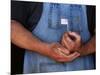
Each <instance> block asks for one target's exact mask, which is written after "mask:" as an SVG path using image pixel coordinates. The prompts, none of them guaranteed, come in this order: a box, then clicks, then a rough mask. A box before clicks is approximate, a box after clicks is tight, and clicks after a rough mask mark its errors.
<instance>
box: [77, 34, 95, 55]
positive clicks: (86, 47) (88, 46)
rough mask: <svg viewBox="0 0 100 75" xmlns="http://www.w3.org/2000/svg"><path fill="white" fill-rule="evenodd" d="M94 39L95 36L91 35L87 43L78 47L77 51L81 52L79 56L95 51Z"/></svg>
mask: <svg viewBox="0 0 100 75" xmlns="http://www.w3.org/2000/svg"><path fill="white" fill-rule="evenodd" d="M95 40H96V38H95V36H93V37H92V38H91V40H90V41H89V42H88V43H87V44H85V45H83V46H82V47H81V48H80V50H79V53H80V54H81V56H84V55H89V54H92V53H95V51H96V42H95Z"/></svg>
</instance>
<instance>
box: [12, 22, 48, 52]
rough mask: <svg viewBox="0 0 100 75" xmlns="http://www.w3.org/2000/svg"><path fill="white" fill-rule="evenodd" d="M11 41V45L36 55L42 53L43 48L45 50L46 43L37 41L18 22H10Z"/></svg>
mask: <svg viewBox="0 0 100 75" xmlns="http://www.w3.org/2000/svg"><path fill="white" fill-rule="evenodd" d="M11 41H12V43H14V44H15V45H17V46H19V47H21V48H24V49H28V50H31V51H35V52H38V53H41V52H44V47H45V49H46V46H47V44H46V43H44V42H42V41H40V40H39V39H37V38H36V37H35V36H33V35H32V33H31V32H29V31H28V30H27V29H25V28H24V27H23V26H22V25H21V24H20V23H19V22H17V21H14V20H12V21H11ZM44 53H45V52H44ZM46 53H47V52H46Z"/></svg>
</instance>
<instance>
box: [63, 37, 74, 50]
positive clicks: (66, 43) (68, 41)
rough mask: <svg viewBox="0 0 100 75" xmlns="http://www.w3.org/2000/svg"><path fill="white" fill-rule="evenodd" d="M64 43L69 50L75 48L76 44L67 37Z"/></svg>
mask: <svg viewBox="0 0 100 75" xmlns="http://www.w3.org/2000/svg"><path fill="white" fill-rule="evenodd" d="M62 42H63V44H64V45H65V46H66V48H68V49H69V50H71V49H72V48H73V47H74V42H73V41H72V40H71V39H70V38H69V36H65V37H64V38H63V41H62Z"/></svg>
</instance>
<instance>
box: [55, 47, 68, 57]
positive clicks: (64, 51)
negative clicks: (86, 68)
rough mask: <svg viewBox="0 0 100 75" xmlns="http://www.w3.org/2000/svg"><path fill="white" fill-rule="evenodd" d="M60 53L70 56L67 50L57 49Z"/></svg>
mask: <svg viewBox="0 0 100 75" xmlns="http://www.w3.org/2000/svg"><path fill="white" fill-rule="evenodd" d="M57 49H58V50H59V51H60V52H61V53H63V54H65V55H68V54H70V52H69V50H68V49H65V48H63V47H62V48H57Z"/></svg>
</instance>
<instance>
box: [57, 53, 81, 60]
mask: <svg viewBox="0 0 100 75" xmlns="http://www.w3.org/2000/svg"><path fill="white" fill-rule="evenodd" d="M79 56H80V54H79V53H78V52H74V53H72V54H70V55H69V56H66V57H62V58H60V59H59V61H60V62H70V61H72V60H74V59H76V58H77V57H79Z"/></svg>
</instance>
